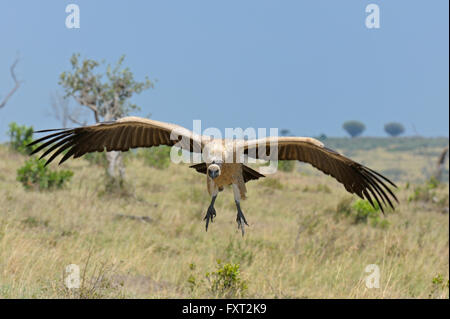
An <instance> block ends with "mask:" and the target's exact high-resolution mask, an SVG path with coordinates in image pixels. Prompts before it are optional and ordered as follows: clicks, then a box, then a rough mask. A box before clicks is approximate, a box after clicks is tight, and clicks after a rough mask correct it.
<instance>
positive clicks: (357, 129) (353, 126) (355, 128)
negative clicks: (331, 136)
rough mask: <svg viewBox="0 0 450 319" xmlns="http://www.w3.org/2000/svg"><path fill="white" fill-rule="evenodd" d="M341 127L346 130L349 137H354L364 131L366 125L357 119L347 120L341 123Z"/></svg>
mask: <svg viewBox="0 0 450 319" xmlns="http://www.w3.org/2000/svg"><path fill="white" fill-rule="evenodd" d="M342 128H343V129H344V130H346V131H347V133H348V134H350V136H351V137H356V136H359V135H361V134H362V132H364V130H365V129H366V126H365V125H364V124H363V123H361V122H358V121H347V122H345V123H344V124H343V125H342Z"/></svg>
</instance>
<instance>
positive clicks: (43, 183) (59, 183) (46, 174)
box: [17, 157, 73, 190]
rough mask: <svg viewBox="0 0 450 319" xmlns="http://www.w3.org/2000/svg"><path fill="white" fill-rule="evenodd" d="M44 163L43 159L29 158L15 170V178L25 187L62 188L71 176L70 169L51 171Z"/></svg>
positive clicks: (41, 188)
mask: <svg viewBox="0 0 450 319" xmlns="http://www.w3.org/2000/svg"><path fill="white" fill-rule="evenodd" d="M44 165H45V161H44V160H42V161H41V160H38V159H37V158H35V157H32V158H30V159H29V160H28V161H26V162H25V165H24V166H22V167H21V168H19V169H18V170H17V180H18V181H19V182H21V183H22V185H23V186H24V187H25V188H26V189H38V190H52V189H60V188H63V187H64V185H65V184H66V183H67V182H68V181H70V179H71V178H72V176H73V172H72V171H68V170H61V171H52V170H51V169H50V168H48V167H46V166H44Z"/></svg>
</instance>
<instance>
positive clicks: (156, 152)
mask: <svg viewBox="0 0 450 319" xmlns="http://www.w3.org/2000/svg"><path fill="white" fill-rule="evenodd" d="M138 157H140V158H142V159H143V160H144V163H145V164H147V165H149V166H151V167H155V168H158V169H164V168H167V167H169V165H170V147H169V146H158V147H151V148H144V149H140V150H139V151H138Z"/></svg>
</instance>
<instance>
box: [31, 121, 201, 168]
mask: <svg viewBox="0 0 450 319" xmlns="http://www.w3.org/2000/svg"><path fill="white" fill-rule="evenodd" d="M42 132H53V133H51V134H49V135H47V136H44V137H42V138H39V139H37V140H35V141H33V142H32V143H30V144H29V145H28V146H32V145H34V144H37V143H41V142H42V143H43V144H41V145H39V147H37V148H36V149H35V150H34V151H33V152H32V153H31V154H34V153H37V152H39V151H41V150H43V149H46V148H47V149H46V150H45V152H44V153H43V154H42V155H41V157H40V158H43V157H45V156H46V155H48V154H50V153H51V152H53V151H54V153H53V154H52V155H51V156H50V158H48V160H47V162H46V163H45V165H47V164H49V163H51V162H52V161H53V160H54V159H55V157H56V156H58V155H59V154H61V153H62V152H63V151H67V153H65V154H64V156H63V158H62V159H61V161H60V162H59V164H61V163H63V162H65V161H66V160H67V159H69V158H70V157H71V156H73V157H74V158H77V157H80V156H82V155H84V154H86V153H90V152H102V151H104V150H106V151H108V152H109V151H128V150H129V149H130V148H136V147H151V146H158V145H168V146H173V145H175V144H176V146H179V147H180V148H182V149H185V150H188V151H190V152H201V150H202V145H203V144H202V143H203V141H202V140H204V139H206V137H202V136H201V135H197V134H194V133H193V132H192V131H190V130H188V129H186V128H184V127H181V126H178V125H175V124H169V123H164V122H159V121H153V120H149V119H144V118H140V117H125V118H122V119H119V120H117V121H114V122H104V123H98V124H95V125H91V126H82V127H77V128H72V129H56V130H42V131H37V132H36V133H42Z"/></svg>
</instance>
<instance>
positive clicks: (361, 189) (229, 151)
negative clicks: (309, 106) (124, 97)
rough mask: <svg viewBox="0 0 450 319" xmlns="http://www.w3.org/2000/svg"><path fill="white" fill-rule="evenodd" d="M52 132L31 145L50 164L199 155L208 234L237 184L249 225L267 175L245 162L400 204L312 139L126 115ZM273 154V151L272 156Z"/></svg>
mask: <svg viewBox="0 0 450 319" xmlns="http://www.w3.org/2000/svg"><path fill="white" fill-rule="evenodd" d="M42 132H50V134H48V135H46V136H44V137H42V138H39V139H37V140H35V141H33V142H32V143H30V144H29V146H31V145H34V144H37V143H42V144H40V145H39V146H38V147H37V148H36V149H35V150H34V151H33V152H32V153H31V154H34V153H37V152H39V151H41V150H45V152H44V153H43V154H42V156H41V158H43V157H45V156H46V155H49V154H50V153H51V152H53V151H54V152H53V154H52V155H51V156H50V157H49V158H48V159H47V162H46V165H47V164H49V163H50V162H52V161H53V160H54V159H55V158H56V157H57V156H58V155H59V154H61V153H62V152H64V151H66V152H65V153H64V154H63V157H62V159H61V160H60V162H59V164H61V163H63V162H64V161H66V160H67V159H69V158H70V157H72V156H73V157H74V158H77V157H80V156H82V155H84V154H86V153H90V152H102V151H104V150H106V151H108V152H109V151H122V152H124V151H128V150H129V149H130V148H136V147H152V146H158V145H167V146H176V147H178V148H180V149H182V150H187V151H189V152H193V153H200V154H201V158H202V161H201V162H200V163H197V164H194V165H192V166H190V167H191V168H194V169H195V170H196V171H197V172H199V173H202V174H206V182H207V188H208V192H209V194H210V195H211V203H210V205H209V207H208V209H207V213H206V216H205V218H204V220H205V221H206V230H208V225H209V222H210V221H211V222H212V221H213V220H214V217H215V216H216V211H215V209H214V202H215V200H216V197H217V194H218V193H219V191H222V190H223V188H224V186H226V185H232V188H233V193H234V200H235V203H236V209H237V216H236V222H237V224H238V228H239V229H240V230H241V231H242V235H244V226H245V225H246V226H248V223H247V220H246V219H245V217H244V214H243V213H242V210H241V206H240V201H241V199H245V194H246V191H247V190H246V187H245V183H246V182H248V181H250V180H253V179H258V178H261V177H264V175H262V174H261V173H259V172H257V171H255V170H253V169H252V168H250V167H248V166H247V165H245V162H244V160H243V159H245V158H247V159H248V158H253V159H263V160H271V159H278V160H297V161H302V162H306V163H309V164H311V165H312V166H314V167H315V168H317V169H319V170H320V171H322V172H323V173H325V174H327V175H331V176H332V177H334V178H335V179H336V180H337V181H338V182H340V183H341V184H343V185H344V187H345V189H346V190H347V191H348V192H350V193H353V194H356V195H358V196H359V197H360V198H363V199H367V200H368V201H369V202H370V204H371V205H372V206H375V202H376V203H377V204H378V206H379V207H380V208H381V210H382V211H383V213H384V207H385V206H386V205H389V206H390V207H391V208H392V209H394V205H393V204H392V200H395V201H396V202H398V200H397V198H396V196H395V195H394V193H393V192H392V190H391V189H390V187H389V186H388V185H387V184H390V185H391V186H393V187H396V185H395V184H394V183H393V182H391V181H390V180H389V179H388V178H386V177H384V176H382V175H381V174H379V173H377V172H375V171H373V170H371V169H370V168H368V167H366V166H364V165H362V164H359V163H357V162H355V161H352V160H351V159H349V158H347V157H345V156H343V155H341V154H339V153H337V152H335V151H333V150H331V149H329V148H326V147H325V146H324V145H323V143H322V142H320V141H318V140H316V139H314V138H309V137H267V138H262V139H253V140H244V139H228V140H227V139H214V138H213V137H210V136H205V135H198V134H195V133H194V132H192V131H190V130H188V129H186V128H184V127H181V126H178V125H175V124H169V123H164V122H159V121H154V120H149V119H144V118H139V117H125V118H121V119H118V120H116V121H112V122H103V123H98V124H95V125H90V126H82V127H77V128H71V129H53V130H42V131H38V133H42ZM268 150H270V152H268Z"/></svg>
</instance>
